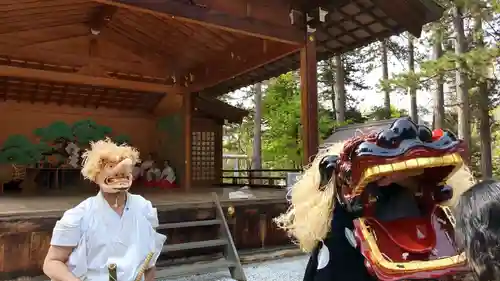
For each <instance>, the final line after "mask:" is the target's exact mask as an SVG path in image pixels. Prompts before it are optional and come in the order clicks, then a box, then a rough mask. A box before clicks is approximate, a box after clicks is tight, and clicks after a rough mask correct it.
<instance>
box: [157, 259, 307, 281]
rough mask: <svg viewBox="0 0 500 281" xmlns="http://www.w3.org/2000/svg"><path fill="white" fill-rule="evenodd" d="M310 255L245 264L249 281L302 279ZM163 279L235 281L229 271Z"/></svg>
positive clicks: (172, 280)
mask: <svg viewBox="0 0 500 281" xmlns="http://www.w3.org/2000/svg"><path fill="white" fill-rule="evenodd" d="M307 260H308V257H307V256H298V257H293V258H283V259H279V260H273V261H267V262H262V263H253V264H247V265H244V266H243V267H244V270H245V275H246V276H247V281H301V280H302V277H303V275H304V270H305V268H306V264H307ZM163 281H233V279H231V276H230V275H229V271H228V270H225V271H219V272H215V273H208V274H201V275H195V276H190V277H184V278H179V279H163Z"/></svg>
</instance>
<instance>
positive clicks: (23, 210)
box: [0, 187, 286, 217]
mask: <svg viewBox="0 0 500 281" xmlns="http://www.w3.org/2000/svg"><path fill="white" fill-rule="evenodd" d="M237 190H238V188H231V187H224V188H222V187H218V188H196V189H193V190H190V191H184V190H183V189H181V188H179V189H175V190H151V189H149V188H148V189H147V190H146V189H144V190H141V191H140V192H137V191H135V192H134V191H132V193H135V194H141V195H143V196H144V197H145V198H147V199H148V200H151V202H152V203H153V205H154V206H155V207H157V208H158V209H175V208H192V207H196V206H198V205H203V204H210V203H211V199H212V196H211V193H212V192H216V193H217V195H218V196H219V199H220V201H221V203H222V204H223V205H227V204H245V203H249V202H252V203H255V202H262V203H264V202H265V203H270V201H276V202H284V200H285V196H286V191H285V190H284V189H272V188H252V189H250V191H249V192H251V194H253V197H252V198H248V199H230V198H229V193H230V192H232V191H237ZM92 195H93V194H91V193H87V194H79V195H62V194H50V195H48V194H47V195H33V196H27V195H10V194H3V195H1V196H0V217H9V216H25V215H27V216H32V215H36V216H41V215H48V214H49V213H50V214H54V215H61V214H62V212H64V211H66V210H67V209H70V208H72V207H74V206H76V205H78V204H79V203H80V202H82V201H83V200H84V199H85V198H87V197H89V196H92Z"/></svg>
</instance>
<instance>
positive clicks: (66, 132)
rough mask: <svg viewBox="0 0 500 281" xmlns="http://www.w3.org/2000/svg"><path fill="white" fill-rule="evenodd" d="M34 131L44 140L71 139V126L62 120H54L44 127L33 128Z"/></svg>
mask: <svg viewBox="0 0 500 281" xmlns="http://www.w3.org/2000/svg"><path fill="white" fill-rule="evenodd" d="M34 133H35V135H36V136H38V137H40V139H41V141H44V142H59V141H61V140H66V141H69V140H72V139H73V131H72V129H71V127H70V126H69V125H68V124H66V123H65V122H62V121H56V122H54V123H52V124H50V125H49V126H48V127H46V128H38V129H35V131H34Z"/></svg>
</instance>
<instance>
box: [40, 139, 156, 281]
mask: <svg viewBox="0 0 500 281" xmlns="http://www.w3.org/2000/svg"><path fill="white" fill-rule="evenodd" d="M82 157H83V164H82V170H81V173H82V175H83V176H84V177H85V178H86V179H89V180H90V181H92V182H94V183H96V184H97V185H98V186H99V188H100V191H99V193H98V194H97V195H96V196H93V197H90V198H88V199H86V200H85V201H83V202H82V203H80V204H79V205H78V206H76V207H74V208H72V209H70V210H68V211H66V212H65V213H64V215H63V217H62V218H61V219H60V220H59V221H57V223H56V225H55V227H54V230H53V233H52V240H51V242H50V248H49V251H48V253H47V256H46V258H45V262H44V264H43V271H44V273H45V274H46V275H47V276H48V277H49V278H50V279H51V280H60V281H101V280H108V279H109V274H110V272H108V271H109V270H108V267H109V266H110V265H115V266H116V277H117V280H120V281H134V280H136V278H138V280H144V281H153V280H154V278H155V277H154V272H155V264H156V260H157V259H158V256H159V255H160V253H161V250H162V247H163V244H164V243H165V240H166V236H164V235H162V234H159V233H157V232H156V230H155V228H156V227H158V214H157V211H156V209H155V208H153V206H152V204H151V202H150V201H148V200H146V199H145V198H143V197H142V196H139V195H134V194H130V193H129V192H128V190H129V188H130V186H131V184H132V168H133V167H134V165H135V163H137V162H139V152H138V151H137V150H136V149H135V148H133V147H130V146H123V145H122V146H118V145H116V144H115V143H113V142H112V141H111V140H110V139H106V140H100V141H98V142H95V143H91V148H90V150H87V151H86V152H85V153H84V154H83V156H82Z"/></svg>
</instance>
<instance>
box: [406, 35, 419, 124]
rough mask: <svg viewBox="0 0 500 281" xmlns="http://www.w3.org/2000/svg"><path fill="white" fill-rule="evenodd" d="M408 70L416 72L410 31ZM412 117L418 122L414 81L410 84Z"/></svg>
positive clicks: (412, 72)
mask: <svg viewBox="0 0 500 281" xmlns="http://www.w3.org/2000/svg"><path fill="white" fill-rule="evenodd" d="M408 70H409V72H410V73H411V74H414V73H415V46H414V45H413V36H412V35H411V34H409V33H408ZM409 94H410V117H411V120H413V122H415V123H418V113H417V88H416V87H415V85H414V83H411V84H410V89H409Z"/></svg>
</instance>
